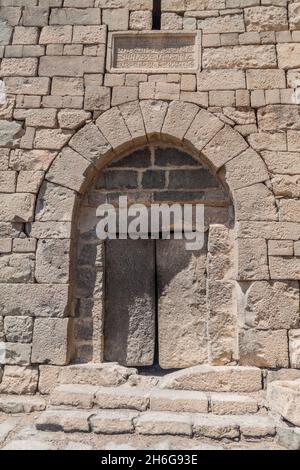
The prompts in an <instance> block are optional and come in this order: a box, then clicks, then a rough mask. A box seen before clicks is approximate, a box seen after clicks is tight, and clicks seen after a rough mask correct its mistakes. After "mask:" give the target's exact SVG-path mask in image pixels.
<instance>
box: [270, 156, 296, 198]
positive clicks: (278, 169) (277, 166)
mask: <svg viewBox="0 0 300 470" xmlns="http://www.w3.org/2000/svg"><path fill="white" fill-rule="evenodd" d="M262 158H263V159H264V161H265V163H266V165H267V167H268V169H269V171H270V172H271V173H279V174H287V175H294V174H299V173H300V153H299V152H298V153H296V152H262ZM282 202H284V201H282Z"/></svg>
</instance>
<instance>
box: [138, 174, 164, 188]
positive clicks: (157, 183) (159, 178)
mask: <svg viewBox="0 0 300 470" xmlns="http://www.w3.org/2000/svg"><path fill="white" fill-rule="evenodd" d="M165 184H166V176H165V172H164V171H161V170H148V171H145V173H144V174H143V177H142V186H143V188H145V189H163V188H164V187H165Z"/></svg>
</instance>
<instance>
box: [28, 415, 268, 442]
mask: <svg viewBox="0 0 300 470" xmlns="http://www.w3.org/2000/svg"><path fill="white" fill-rule="evenodd" d="M36 428H37V429H38V430H41V431H64V432H94V433H97V434H122V433H133V432H135V433H137V434H142V435H157V436H158V435H172V436H175V435H176V436H177V435H178V436H189V437H205V438H210V439H230V440H239V439H241V438H244V439H246V440H255V439H261V438H264V439H267V438H273V437H274V436H275V433H276V428H275V423H274V421H273V420H272V419H271V418H270V417H269V416H262V415H254V416H249V415H241V416H237V415H232V416H216V415H212V414H200V413H173V412H161V411H146V412H142V413H140V412H138V411H133V410H100V411H98V410H90V411H86V410H79V409H78V410H77V409H76V410H62V409H59V410H58V409H56V410H47V411H44V412H42V414H41V415H40V416H39V418H38V419H37V421H36Z"/></svg>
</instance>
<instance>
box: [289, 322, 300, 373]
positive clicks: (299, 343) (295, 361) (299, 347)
mask: <svg viewBox="0 0 300 470" xmlns="http://www.w3.org/2000/svg"><path fill="white" fill-rule="evenodd" d="M289 352H290V362H291V367H294V368H295V369H300V330H290V331H289Z"/></svg>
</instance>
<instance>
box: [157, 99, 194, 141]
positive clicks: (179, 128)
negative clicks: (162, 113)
mask: <svg viewBox="0 0 300 470" xmlns="http://www.w3.org/2000/svg"><path fill="white" fill-rule="evenodd" d="M198 109H199V108H198V106H196V105H193V104H191V103H184V102H180V101H179V102H178V101H174V102H173V103H171V104H170V106H169V108H168V112H167V116H166V119H165V122H164V125H163V129H162V133H163V134H166V135H170V136H172V137H175V138H178V139H179V140H182V139H183V137H184V135H185V134H186V132H187V130H188V129H189V127H190V125H191V123H192V122H193V120H194V118H195V116H196V114H197V112H198Z"/></svg>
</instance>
